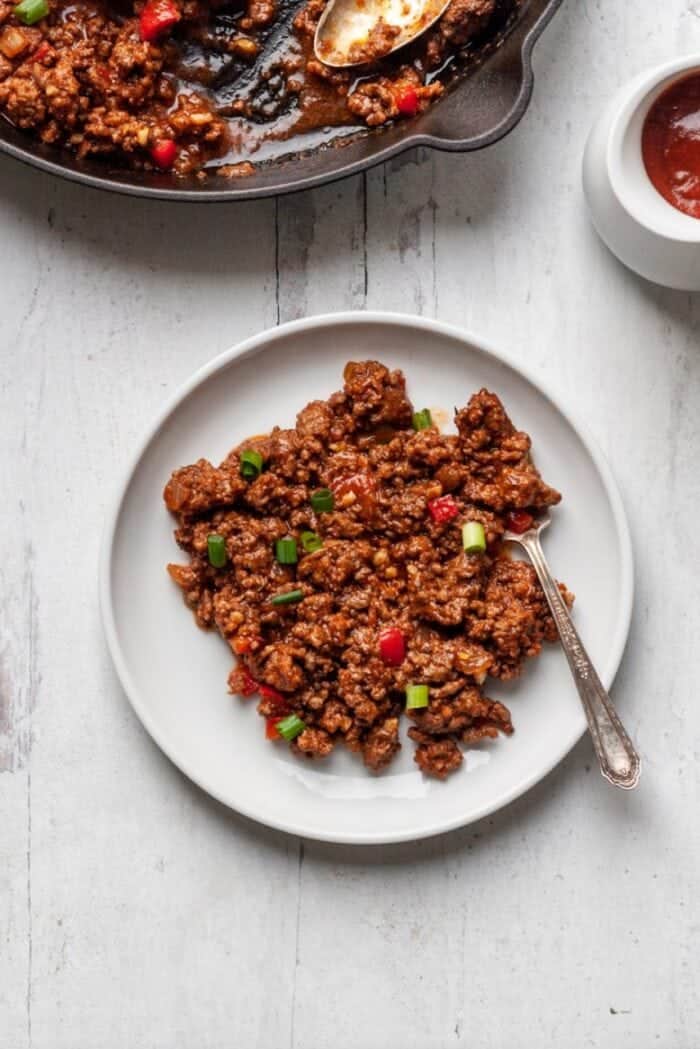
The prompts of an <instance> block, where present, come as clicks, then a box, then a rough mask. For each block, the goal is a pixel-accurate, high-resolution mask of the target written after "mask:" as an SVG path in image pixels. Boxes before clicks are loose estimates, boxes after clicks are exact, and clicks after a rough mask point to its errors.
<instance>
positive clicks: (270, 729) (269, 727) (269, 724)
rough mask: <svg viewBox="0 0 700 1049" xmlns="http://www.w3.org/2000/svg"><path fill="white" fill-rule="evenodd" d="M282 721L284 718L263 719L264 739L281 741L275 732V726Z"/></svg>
mask: <svg viewBox="0 0 700 1049" xmlns="http://www.w3.org/2000/svg"><path fill="white" fill-rule="evenodd" d="M280 721H284V716H282V717H279V718H265V739H282V737H281V736H280V734H279V732H278V731H277V725H278V723H279V722H280Z"/></svg>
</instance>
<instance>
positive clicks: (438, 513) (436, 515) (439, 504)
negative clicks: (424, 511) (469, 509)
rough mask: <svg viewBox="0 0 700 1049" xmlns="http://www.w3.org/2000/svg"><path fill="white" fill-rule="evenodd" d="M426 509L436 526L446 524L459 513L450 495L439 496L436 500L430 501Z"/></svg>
mask: <svg viewBox="0 0 700 1049" xmlns="http://www.w3.org/2000/svg"><path fill="white" fill-rule="evenodd" d="M428 509H429V510H430V516H431V517H432V519H433V521H435V522H436V523H437V524H446V523H447V522H448V521H451V520H452V518H453V517H456V516H457V514H458V513H459V507H458V506H457V503H456V502H455V501H454V499H453V498H452V496H451V495H441V496H439V497H438V498H437V499H431V500H430V502H429V503H428Z"/></svg>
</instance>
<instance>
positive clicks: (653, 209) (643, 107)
mask: <svg viewBox="0 0 700 1049" xmlns="http://www.w3.org/2000/svg"><path fill="white" fill-rule="evenodd" d="M692 72H698V73H700V55H697V54H696V55H688V56H686V57H685V58H678V59H674V61H673V62H667V63H665V64H664V65H662V66H657V67H656V68H655V69H652V70H650V71H649V72H646V73H643V74H642V75H640V76H638V77H636V78H635V79H634V80H632V81H631V82H630V83H628V84H626V85H625V86H624V87H622V88H621V89H620V90H619V91H618V92H617V94H616V95H615V96H614V97H613V99H612V100H611V102H610V103H609V104H608V106H607V107H606V108H605V110H604V111H603V113H602V114H601V116H600V117H599V118H598V120H597V121H596V123H595V124H594V125H593V129H592V130H591V133H590V136H589V138H588V142H587V144H586V150H585V154H584V158H583V189H584V193H585V195H586V200H587V202H588V207H589V209H590V213H591V218H592V220H593V224H594V226H595V228H596V229H597V231H598V233H599V234H600V236H601V238H602V239H603V240H604V241H605V243H606V244H607V246H608V247H609V248H610V250H611V251H612V252H613V253H614V254H615V255H617V257H618V258H619V259H620V261H621V262H624V263H625V265H626V266H629V268H630V269H632V270H634V271H635V272H636V273H639V274H640V276H642V277H645V278H646V279H647V280H650V281H654V282H655V283H656V284H663V285H665V286H666V287H668V288H678V289H681V290H684V291H700V219H696V218H693V217H692V216H691V215H686V214H684V213H683V212H682V211H678V209H677V208H674V207H673V205H672V204H669V203H668V201H666V200H665V199H664V197H662V196H661V194H660V193H659V192H658V190H657V189H656V188H655V187H654V185H653V183H652V182H651V179H650V178H649V176H648V174H647V171H646V168H645V166H644V160H643V158H642V128H643V126H644V121H645V119H646V116H647V113H648V112H649V109H650V108H651V106H652V105H653V104H654V102H655V101H656V99H657V98H658V97H659V95H660V94H661V93H662V92H663V91H665V90H666V88H667V87H669V85H671V84H672V83H674V81H677V80H680V79H682V78H683V77H684V76H687V75H688V74H690V73H692Z"/></svg>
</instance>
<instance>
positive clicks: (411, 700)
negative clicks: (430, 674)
mask: <svg viewBox="0 0 700 1049" xmlns="http://www.w3.org/2000/svg"><path fill="white" fill-rule="evenodd" d="M429 695H430V691H429V689H428V686H427V685H406V710H420V709H421V708H422V707H427V705H428V699H429Z"/></svg>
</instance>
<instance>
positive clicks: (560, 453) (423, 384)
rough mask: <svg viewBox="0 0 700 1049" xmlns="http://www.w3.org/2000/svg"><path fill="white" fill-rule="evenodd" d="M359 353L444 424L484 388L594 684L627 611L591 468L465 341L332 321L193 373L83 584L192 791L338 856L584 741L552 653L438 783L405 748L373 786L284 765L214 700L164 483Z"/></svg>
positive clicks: (152, 726)
mask: <svg viewBox="0 0 700 1049" xmlns="http://www.w3.org/2000/svg"><path fill="white" fill-rule="evenodd" d="M365 358H376V359H378V360H381V361H382V362H384V363H385V364H387V365H389V366H391V367H401V368H402V369H403V370H404V372H405V374H406V378H407V381H408V389H409V393H410V394H411V396H412V398H413V400H414V401H415V403H416V404H417V405H419V406H423V405H425V406H429V407H431V408H438V407H440V408H443V409H445V410H446V412H448V413H449V418H451V411H452V408H453V406H454V405H458V406H461V405H463V404H464V403H466V401H467V399H468V397H469V396H470V394H471V393H473V392H474V391H476V390H478V389H479V388H480V387H482V386H487V387H489V388H490V389H492V390H494V391H495V392H496V393H498V394H499V396H500V397H501V398H502V399H503V401H504V403H505V406H506V409H507V410H508V411H509V413H510V414H511V416H512V418H513V420H514V422H515V424H516V426H518V427H520V428H522V429H524V430H526V431H527V432H528V433H529V434H530V435H531V436H532V439H533V448H534V457H535V461H536V462H537V464H538V466H539V468H540V469H541V472H542V474H543V476H544V478H545V480H546V481H547V482H548V483H549V484H552V485H554V486H555V487H556V488H559V489H560V490H561V491H562V492H563V495H564V499H563V501H562V504H561V506H560V507H558V508H556V509H555V510H554V513H553V518H554V520H553V523H552V526H551V527H550V529H549V530H548V532H547V533H546V536H545V540H544V542H545V544H546V551H547V554H548V556H549V559H550V563H551V565H552V566H553V569H554V571H555V572H556V573H557V574H558V575H559V577H560V578H561V579H563V580H565V581H566V583H567V584H568V586H569V587H570V588H571V589H572V590H573V591H574V593H575V594H576V598H577V600H576V606H575V617H576V622H577V624H578V627H579V629H580V632H581V634H582V636H583V638H584V641H585V642H586V644H587V646H588V648H589V650H590V653H591V655H592V657H593V659H594V660H595V662H596V664H597V666H598V668H599V672H600V675H601V677H602V679H603V681H604V682H605V684H606V685H607V686H609V685H610V684H611V682H612V679H613V677H614V675H615V672H616V670H617V667H618V664H619V662H620V658H621V656H622V651H623V648H624V645H625V641H626V639H627V632H628V629H629V622H630V613H631V606H632V554H631V548H630V540H629V533H628V529H627V523H626V520H625V515H624V510H623V507H622V503H621V501H620V496H619V494H618V491H617V488H616V486H615V482H614V480H613V478H612V476H611V474H610V470H609V468H608V466H607V465H606V463H605V461H604V460H603V458H602V456H601V454H600V452H599V451H598V450H597V449H596V447H595V445H594V444H592V442H591V440H590V438H589V437H588V436H587V435H586V434H585V432H582V430H581V429H580V427H578V426H577V425H575V424H574V423H573V422H572V420H571V418H570V416H569V414H568V413H567V412H565V411H564V409H563V408H562V407H561V406H560V405H559V404H558V403H557V401H556V400H555V399H554V398H553V397H552V396H551V395H548V394H546V393H544V392H543V391H542V389H541V387H540V386H539V385H538V384H536V383H535V382H534V381H533V380H532V379H530V378H528V377H527V376H526V375H525V374H524V372H523V370H522V369H521V368H520V367H515V366H514V365H513V364H512V363H508V362H507V361H506V360H504V359H503V357H502V355H501V354H500V352H497V351H496V350H494V349H493V348H490V347H486V346H485V345H484V344H483V343H482V342H481V340H477V339H476V338H474V337H473V336H470V335H465V334H463V333H462V332H460V331H458V330H456V329H454V328H450V327H447V326H446V325H443V324H437V323H435V322H433V321H428V320H423V319H419V318H417V317H415V318H414V317H405V316H400V315H391V314H376V313H375V314H372V313H352V314H335V315H330V316H324V317H314V318H312V319H310V320H304V321H297V322H295V323H292V324H287V325H284V326H282V327H280V328H277V329H275V330H273V331H269V332H265V333H263V334H262V335H259V336H256V337H255V338H253V339H249V340H247V341H246V342H244V343H242V344H241V345H240V346H237V347H235V348H234V349H232V350H229V351H228V352H227V353H224V354H222V355H221V356H220V357H217V358H216V359H215V360H213V361H212V362H211V363H210V364H208V365H207V366H206V367H204V368H203V369H201V370H200V371H199V372H198V373H197V374H196V375H194V376H193V378H192V379H191V380H190V381H189V382H188V383H187V384H186V385H185V386H184V388H183V389H181V390H180V392H179V393H178V394H177V395H176V396H175V398H174V399H173V400H172V401H171V403H170V404H169V405H168V406H167V407H166V409H165V411H164V412H163V413H162V415H161V416H160V418H159V419H158V420H157V421H156V424H155V426H153V428H152V429H151V431H150V433H149V434H148V436H147V437H146V440H145V441H144V442H143V444H142V446H141V448H140V449H139V450H138V452H137V455H136V457H135V459H134V461H133V463H132V465H131V467H130V469H129V471H128V473H127V476H126V479H125V481H124V483H123V484H122V486H121V488H120V491H119V494H118V498H117V501H116V504H115V506H114V509H113V510H112V512H111V513H110V515H109V518H108V521H107V526H106V533H105V539H104V546H103V551H102V560H101V579H100V594H101V605H102V615H103V620H104V626H105V631H106V635H107V641H108V644H109V647H110V650H111V653H112V657H113V659H114V663H115V666H116V669H117V672H118V674H119V677H120V679H121V682H122V684H123V686H124V689H125V691H126V694H127V695H128V697H129V699H130V701H131V703H132V705H133V707H134V710H135V711H136V713H137V714H138V716H139V718H140V719H141V721H142V722H143V724H144V725H145V727H146V729H147V730H148V731H149V732H150V734H151V736H152V737H153V739H154V740H155V741H156V742H157V743H158V745H159V746H160V747H161V748H162V750H163V751H164V752H165V753H166V754H167V755H168V757H169V758H170V759H171V760H172V761H173V762H175V764H176V765H177V766H178V767H179V768H180V769H182V771H183V772H184V773H186V774H187V775H188V776H190V777H191V779H193V780H194V781H195V783H198V784H199V786H200V787H202V788H203V789H204V790H206V791H208V792H209V793H210V794H212V795H213V796H214V797H215V798H218V799H219V801H222V802H224V803H225V804H226V805H230V806H231V808H234V809H236V810H237V811H238V812H241V813H244V814H245V815H246V816H250V817H251V818H253V819H256V820H259V821H260V822H261V823H266V824H268V825H270V826H272V827H277V828H279V829H281V830H285V831H290V832H293V833H295V834H300V835H303V836H305V837H309V838H317V839H320V840H324V841H337V842H348V843H352V842H355V843H372V842H376V843H379V842H395V841H404V840H410V839H414V838H423V837H427V836H429V835H431V834H437V833H438V832H440V831H446V830H450V829H452V828H454V827H460V826H463V825H464V824H466V823H469V822H471V821H472V820H476V819H479V818H480V817H482V816H485V815H487V814H488V813H490V812H493V811H494V810H495V809H497V808H499V807H500V806H502V805H505V804H507V803H508V802H509V801H512V800H513V799H514V798H516V797H518V795H520V794H522V793H523V792H524V791H526V790H527V789H528V788H529V787H531V786H532V785H533V784H534V783H536V782H537V781H538V780H540V779H541V778H542V777H543V776H544V775H546V773H547V772H549V771H550V769H552V768H553V767H554V766H555V765H556V764H557V763H558V762H559V761H560V760H561V759H562V758H563V757H564V755H565V754H567V753H568V751H569V750H570V749H571V747H573V745H574V744H575V743H576V741H577V740H578V739H579V737H580V736H581V734H582V732H583V731H584V728H585V720H584V716H583V713H582V710H581V707H580V705H579V700H578V697H577V694H576V691H575V688H574V686H573V683H572V681H571V679H570V677H569V671H568V669H567V666H566V662H565V659H564V655H563V653H562V652H561V651H560V650H559V648H558V646H547V649H546V651H545V652H544V653H543V654H542V656H541V657H540V658H539V659H536V660H533V661H531V662H530V665H529V666H528V667H527V669H526V672H525V673H524V674H523V676H522V677H521V678H520V679H519V680H518V681H517V682H514V683H512V684H510V685H508V686H502V685H500V684H494V685H493V686H492V687H491V688H490V689H489V694H490V695H493V696H498V697H501V698H503V699H504V700H505V702H506V703H507V704H508V706H509V707H510V709H511V711H512V715H513V722H514V725H515V734H514V735H513V736H512V737H511V738H510V739H500V740H498V741H496V742H493V743H489V744H488V745H484V746H482V747H480V748H479V749H473V750H470V751H468V752H467V754H466V761H465V763H464V764H463V766H462V768H461V769H460V770H459V771H458V772H457V773H456V774H454V775H453V776H451V777H449V779H448V780H447V781H446V782H444V783H440V782H438V781H435V780H430V779H426V778H425V777H424V776H423V775H422V774H421V773H420V772H419V771H418V770H417V768H416V766H415V764H414V763H413V760H412V750H413V746H412V744H411V743H410V741H408V746H405V747H404V748H403V750H402V752H401V753H400V754H399V756H398V758H397V760H396V761H395V762H394V764H393V765H392V766H391V767H390V768H389V769H388V770H387V771H386V772H385V773H384V774H383V775H381V776H373V775H371V774H370V773H368V772H367V771H366V770H365V768H364V766H363V765H362V763H361V761H360V760H358V758H357V757H356V756H354V755H351V754H349V753H347V752H343V751H342V748H338V751H337V752H335V753H334V754H333V755H332V756H331V758H330V759H329V761H328V762H327V763H325V764H324V763H320V764H313V763H311V762H305V761H300V760H299V759H297V758H294V757H292V756H291V755H290V754H289V753H288V751H287V748H286V747H284V746H282V745H277V744H270V743H269V742H267V741H266V740H265V738H264V732H263V722H262V720H261V719H260V718H259V717H258V715H257V713H256V711H255V701H247V702H246V701H242V700H239V699H238V698H237V697H233V696H231V695H229V694H228V692H227V690H226V677H227V674H228V672H229V670H230V669H231V665H232V657H231V654H230V652H229V649H228V646H227V645H226V644H224V642H223V641H222V640H221V639H220V638H219V637H218V635H217V634H215V633H204V632H203V631H201V630H198V629H197V627H196V625H195V623H194V620H193V617H192V615H191V613H190V612H189V611H188V610H187V608H186V607H185V605H184V603H183V601H182V598H181V596H180V592H179V590H178V589H177V588H176V587H175V585H174V584H173V583H172V582H171V580H170V578H169V577H168V575H167V573H166V570H165V565H166V562H168V561H177V560H178V559H179V556H181V555H180V552H179V551H178V548H177V547H176V545H175V542H174V540H173V537H172V532H173V527H174V522H173V519H172V518H171V517H170V515H169V514H168V513H167V511H166V509H165V506H164V504H163V501H162V494H161V493H162V491H163V486H164V484H165V482H166V481H167V479H168V477H169V476H170V473H171V471H172V470H173V469H174V468H175V467H178V466H181V465H184V464H186V463H190V462H193V461H194V460H196V459H198V458H200V457H202V456H204V457H206V458H208V459H210V460H212V461H213V462H218V461H220V460H221V459H223V457H224V456H225V455H226V453H227V452H228V451H229V449H230V448H231V447H233V445H235V444H237V443H238V442H239V441H241V440H242V439H243V438H244V437H246V436H248V435H250V434H252V433H261V432H263V431H265V430H268V429H270V428H271V427H272V426H273V425H275V424H279V425H281V426H292V425H293V424H294V418H295V415H296V412H297V411H298V410H299V409H300V408H301V407H303V406H304V405H305V404H306V403H307V402H308V401H310V400H312V399H314V398H326V397H327V396H328V395H329V394H330V393H331V392H333V391H334V390H337V389H339V388H340V387H341V386H342V372H343V367H344V365H345V363H346V362H347V361H348V360H353V359H354V360H358V359H359V360H361V359H365ZM592 535H593V536H595V537H596V542H595V556H594V557H593V556H591V547H590V537H591V536H592ZM404 732H405V727H404Z"/></svg>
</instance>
